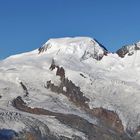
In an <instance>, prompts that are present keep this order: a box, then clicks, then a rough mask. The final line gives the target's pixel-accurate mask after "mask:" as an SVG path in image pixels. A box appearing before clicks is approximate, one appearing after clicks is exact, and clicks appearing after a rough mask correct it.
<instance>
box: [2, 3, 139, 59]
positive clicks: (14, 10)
mask: <svg viewBox="0 0 140 140" xmlns="http://www.w3.org/2000/svg"><path fill="white" fill-rule="evenodd" d="M139 6H140V0H0V59H2V58H5V57H7V56H9V55H12V54H17V53H21V52H25V51H31V50H34V49H36V48H38V47H40V46H41V45H42V44H43V43H45V42H46V41H47V40H48V39H49V38H56V37H67V36H90V37H93V38H96V39H97V40H98V41H99V42H101V43H102V44H103V45H104V46H106V47H107V49H108V50H110V51H116V50H117V49H118V48H120V47H121V46H122V45H125V44H131V43H134V42H136V41H139V40H140V8H139Z"/></svg>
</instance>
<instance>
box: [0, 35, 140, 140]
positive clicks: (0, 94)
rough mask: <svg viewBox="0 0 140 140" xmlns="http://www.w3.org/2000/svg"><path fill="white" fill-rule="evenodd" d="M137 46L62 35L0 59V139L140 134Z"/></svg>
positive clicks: (75, 139)
mask: <svg viewBox="0 0 140 140" xmlns="http://www.w3.org/2000/svg"><path fill="white" fill-rule="evenodd" d="M138 48H139V43H136V44H134V45H130V46H125V47H123V48H121V49H119V50H118V51H117V53H114V54H113V53H108V51H107V49H106V48H105V47H104V46H103V45H101V44H100V43H99V42H98V41H97V40H95V39H92V38H89V37H75V38H60V39H50V40H48V41H47V42H46V43H45V44H44V45H43V46H42V47H40V48H39V49H37V50H34V51H32V52H28V53H23V54H18V55H14V56H10V57H8V58H6V59H5V60H2V61H0V129H1V130H0V139H2V138H3V137H5V138H6V139H11V137H13V138H14V139H20V140H22V139H23V140H30V139H33V140H46V139H47V140H70V139H72V140H129V139H134V140H138V139H140V136H139V133H140V51H139V49H138ZM130 54H131V55H130ZM7 134H8V135H7Z"/></svg>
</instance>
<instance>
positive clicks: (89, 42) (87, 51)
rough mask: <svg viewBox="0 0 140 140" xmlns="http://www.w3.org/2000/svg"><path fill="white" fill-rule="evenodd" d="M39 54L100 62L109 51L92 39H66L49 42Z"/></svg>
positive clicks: (41, 48)
mask: <svg viewBox="0 0 140 140" xmlns="http://www.w3.org/2000/svg"><path fill="white" fill-rule="evenodd" d="M38 51H39V53H43V52H47V53H54V54H57V55H59V54H61V55H62V54H70V55H76V56H78V57H79V58H80V59H88V58H90V57H92V58H94V59H96V60H100V59H101V58H102V57H103V56H104V55H106V54H107V49H106V48H105V47H104V46H103V45H101V44H100V43H99V42H98V41H97V40H95V39H92V38H90V37H73V38H70V37H65V38H57V39H50V40H48V41H47V42H46V43H45V44H44V45H43V46H42V47H40V48H39V49H38Z"/></svg>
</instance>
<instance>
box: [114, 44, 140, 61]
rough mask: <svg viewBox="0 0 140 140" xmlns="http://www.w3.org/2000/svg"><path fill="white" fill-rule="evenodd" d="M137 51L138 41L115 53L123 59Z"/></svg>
mask: <svg viewBox="0 0 140 140" xmlns="http://www.w3.org/2000/svg"><path fill="white" fill-rule="evenodd" d="M137 50H140V41H139V42H137V43H134V44H131V45H125V46H123V47H122V48H120V49H119V50H118V51H117V52H116V53H117V54H118V55H119V56H120V57H122V58H123V57H125V55H128V56H131V55H133V54H134V53H135V51H137Z"/></svg>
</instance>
